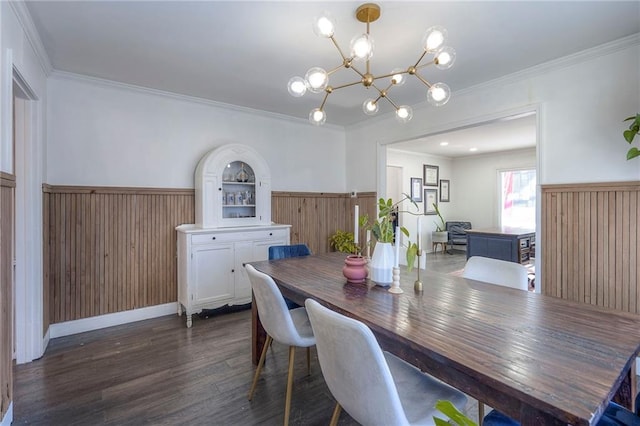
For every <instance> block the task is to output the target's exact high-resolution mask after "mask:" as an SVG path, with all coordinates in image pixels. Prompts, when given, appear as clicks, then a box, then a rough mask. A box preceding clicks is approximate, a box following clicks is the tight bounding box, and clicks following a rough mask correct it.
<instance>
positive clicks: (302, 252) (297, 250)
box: [269, 244, 311, 260]
mask: <svg viewBox="0 0 640 426" xmlns="http://www.w3.org/2000/svg"><path fill="white" fill-rule="evenodd" d="M310 254H311V250H309V247H307V245H306V244H292V245H289V246H271V247H269V260H275V259H284V258H287V257H298V256H309V255H310Z"/></svg>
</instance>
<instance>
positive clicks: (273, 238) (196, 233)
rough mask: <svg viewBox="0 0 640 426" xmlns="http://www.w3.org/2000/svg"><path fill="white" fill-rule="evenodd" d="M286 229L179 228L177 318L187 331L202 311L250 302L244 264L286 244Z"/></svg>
mask: <svg viewBox="0 0 640 426" xmlns="http://www.w3.org/2000/svg"><path fill="white" fill-rule="evenodd" d="M289 228H290V225H270V226H251V227H238V228H218V229H203V228H199V227H196V226H195V225H180V226H179V227H177V228H176V230H177V231H178V315H181V314H182V312H183V311H184V312H185V313H186V316H187V327H191V323H192V322H191V321H192V320H191V316H192V315H193V314H194V313H198V312H200V311H201V310H202V309H215V308H219V307H221V306H224V305H242V304H246V303H249V302H251V283H250V282H249V277H248V276H247V272H246V270H245V268H244V264H245V263H247V262H254V261H259V260H267V259H268V258H269V247H271V246H277V245H285V244H289Z"/></svg>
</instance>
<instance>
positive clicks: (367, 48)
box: [350, 34, 373, 61]
mask: <svg viewBox="0 0 640 426" xmlns="http://www.w3.org/2000/svg"><path fill="white" fill-rule="evenodd" d="M350 46H351V57H352V58H354V59H359V60H363V61H368V60H369V59H371V57H372V56H373V38H371V36H370V35H369V34H360V35H357V36H355V37H354V38H353V39H352V40H351V44H350Z"/></svg>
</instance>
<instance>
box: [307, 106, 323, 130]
mask: <svg viewBox="0 0 640 426" xmlns="http://www.w3.org/2000/svg"><path fill="white" fill-rule="evenodd" d="M309 121H310V122H311V124H314V125H316V126H322V125H323V124H324V122H325V121H327V114H326V113H325V112H324V111H323V110H321V109H320V108H315V109H312V110H311V112H310V113H309Z"/></svg>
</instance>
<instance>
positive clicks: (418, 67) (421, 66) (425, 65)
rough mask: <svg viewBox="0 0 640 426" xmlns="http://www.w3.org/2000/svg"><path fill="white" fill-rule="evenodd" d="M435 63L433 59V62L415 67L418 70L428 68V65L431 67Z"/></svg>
mask: <svg viewBox="0 0 640 426" xmlns="http://www.w3.org/2000/svg"><path fill="white" fill-rule="evenodd" d="M435 63H437V62H436V60H435V59H433V60H431V61H429V62H427V63H426V64H422V65H420V66H417V67H416V69H417V70H419V69H420V68H424V67H428V66H429V65H433V64H435Z"/></svg>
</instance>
